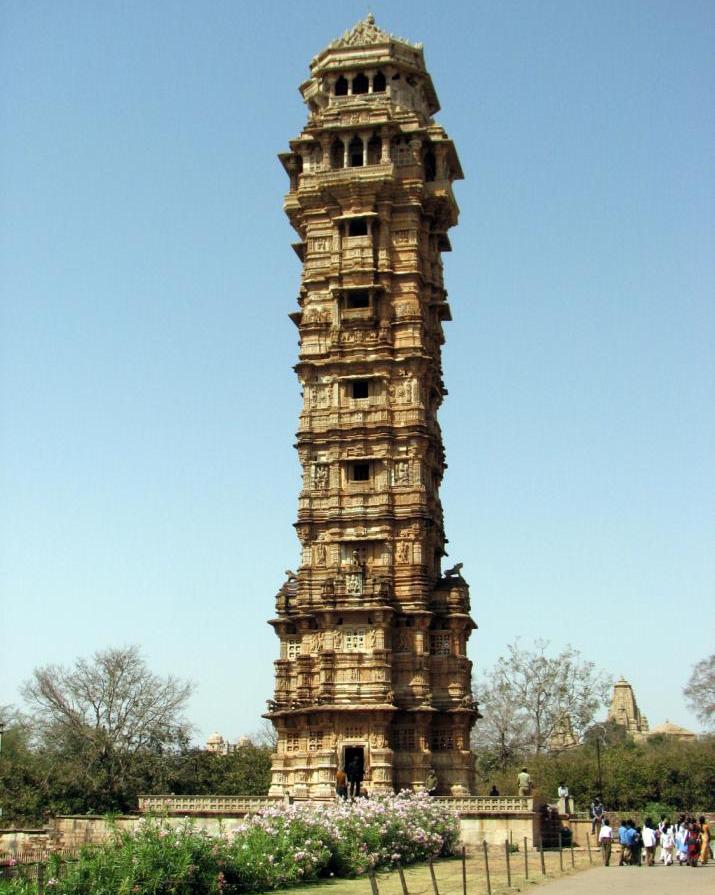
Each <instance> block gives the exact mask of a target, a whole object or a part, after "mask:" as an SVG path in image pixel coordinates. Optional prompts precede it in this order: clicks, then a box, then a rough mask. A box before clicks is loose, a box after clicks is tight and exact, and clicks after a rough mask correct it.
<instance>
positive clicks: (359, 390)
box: [351, 379, 370, 398]
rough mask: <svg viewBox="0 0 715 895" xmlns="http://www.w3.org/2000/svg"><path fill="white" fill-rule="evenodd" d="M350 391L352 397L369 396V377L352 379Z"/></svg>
mask: <svg viewBox="0 0 715 895" xmlns="http://www.w3.org/2000/svg"><path fill="white" fill-rule="evenodd" d="M351 391H352V397H353V398H367V397H369V392H370V380H369V379H353V381H352V389H351Z"/></svg>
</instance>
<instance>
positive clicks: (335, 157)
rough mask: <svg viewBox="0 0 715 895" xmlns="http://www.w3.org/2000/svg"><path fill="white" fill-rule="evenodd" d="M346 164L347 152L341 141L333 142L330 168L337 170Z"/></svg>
mask: <svg viewBox="0 0 715 895" xmlns="http://www.w3.org/2000/svg"><path fill="white" fill-rule="evenodd" d="M344 164H345V152H344V150H343V144H342V141H341V140H333V142H332V145H331V146H330V167H331V168H332V169H333V170H335V169H336V168H342V167H343V165H344Z"/></svg>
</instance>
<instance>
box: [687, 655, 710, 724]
mask: <svg viewBox="0 0 715 895" xmlns="http://www.w3.org/2000/svg"><path fill="white" fill-rule="evenodd" d="M683 696H684V697H685V701H686V702H687V704H688V707H689V708H690V709H691V710H692V711H693V712H695V715H696V717H697V719H698V721H700V723H701V724H702V725H703V727H706V728H708V729H711V728H713V727H715V653H713V654H712V655H711V656H708V658H707V659H701V660H700V661H699V662H698V663H697V664H696V665H694V666H693V670H692V671H691V673H690V677H689V678H688V682H687V684H686V685H685V687H683Z"/></svg>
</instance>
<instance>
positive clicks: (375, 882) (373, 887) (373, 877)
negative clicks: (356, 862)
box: [369, 867, 380, 895]
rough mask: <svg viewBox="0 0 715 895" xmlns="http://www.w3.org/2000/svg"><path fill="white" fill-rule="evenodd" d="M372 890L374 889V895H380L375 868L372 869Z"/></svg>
mask: <svg viewBox="0 0 715 895" xmlns="http://www.w3.org/2000/svg"><path fill="white" fill-rule="evenodd" d="M369 876H370V888H371V889H372V895H380V890H379V889H378V887H377V880H376V879H375V868H374V867H371V868H370V874H369Z"/></svg>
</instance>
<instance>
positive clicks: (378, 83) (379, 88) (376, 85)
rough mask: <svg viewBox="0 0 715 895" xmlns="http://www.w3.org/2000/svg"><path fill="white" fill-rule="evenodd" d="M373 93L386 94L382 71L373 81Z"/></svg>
mask: <svg viewBox="0 0 715 895" xmlns="http://www.w3.org/2000/svg"><path fill="white" fill-rule="evenodd" d="M372 92H373V93H384V92H385V76H384V75H383V73H382V72H381V71H379V72H378V73H377V74H376V75H375V77H374V78H373V79H372Z"/></svg>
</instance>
